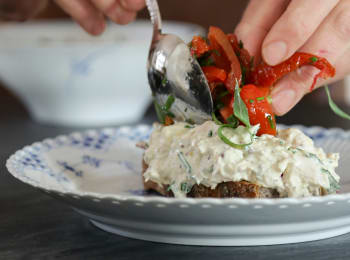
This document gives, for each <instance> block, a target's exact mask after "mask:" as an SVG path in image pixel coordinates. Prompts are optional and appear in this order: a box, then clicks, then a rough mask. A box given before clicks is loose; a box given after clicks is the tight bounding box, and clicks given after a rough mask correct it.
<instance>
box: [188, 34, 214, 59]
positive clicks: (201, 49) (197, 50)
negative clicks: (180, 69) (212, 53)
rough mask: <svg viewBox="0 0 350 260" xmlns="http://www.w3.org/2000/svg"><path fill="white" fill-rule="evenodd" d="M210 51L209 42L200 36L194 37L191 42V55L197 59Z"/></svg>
mask: <svg viewBox="0 0 350 260" xmlns="http://www.w3.org/2000/svg"><path fill="white" fill-rule="evenodd" d="M209 50H210V47H209V45H208V44H207V42H206V41H205V40H204V39H203V38H202V37H200V36H194V37H193V39H192V42H191V54H192V55H193V56H196V57H197V58H198V57H200V56H202V55H203V54H204V53H206V52H208V51H209Z"/></svg>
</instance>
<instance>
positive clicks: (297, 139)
mask: <svg viewBox="0 0 350 260" xmlns="http://www.w3.org/2000/svg"><path fill="white" fill-rule="evenodd" d="M218 128H219V126H218V125H217V124H216V123H215V122H213V121H207V122H205V123H203V124H201V125H189V124H187V123H184V122H176V123H175V124H173V125H170V126H163V125H161V124H158V123H155V124H154V130H153V133H152V135H151V137H150V140H149V143H148V146H147V149H146V151H145V154H144V161H145V163H146V164H147V165H148V168H147V170H146V172H145V173H144V178H145V180H146V181H148V180H151V181H153V182H156V183H158V184H159V185H169V189H171V190H172V192H173V193H174V196H175V197H178V198H182V197H186V194H187V193H188V192H189V191H190V190H191V188H192V186H193V185H194V184H202V185H204V186H207V187H210V188H212V189H215V187H216V186H217V185H218V184H219V183H222V182H229V181H243V180H244V181H248V182H251V183H254V184H257V185H260V186H262V187H266V188H272V189H276V190H277V191H278V193H279V194H280V197H307V196H317V195H322V194H324V193H328V194H331V193H335V192H336V190H337V189H339V176H338V175H337V174H336V173H335V168H336V167H337V166H338V159H339V155H338V154H337V153H332V154H326V153H325V152H324V151H323V150H322V149H321V148H316V147H315V146H314V144H313V141H312V140H311V139H310V138H309V137H307V136H306V135H304V134H303V133H302V132H301V131H300V130H298V129H294V128H290V129H285V130H284V129H283V130H279V131H278V134H277V136H272V135H262V136H259V137H258V136H255V133H256V132H257V130H258V129H259V125H256V126H253V127H251V128H247V127H243V126H238V127H237V128H235V129H233V128H225V129H223V132H224V134H225V136H226V137H227V138H228V139H229V140H230V141H231V142H232V143H235V144H242V146H241V147H237V148H235V147H232V146H230V145H228V144H226V143H225V142H223V141H222V139H220V137H219V136H218Z"/></svg>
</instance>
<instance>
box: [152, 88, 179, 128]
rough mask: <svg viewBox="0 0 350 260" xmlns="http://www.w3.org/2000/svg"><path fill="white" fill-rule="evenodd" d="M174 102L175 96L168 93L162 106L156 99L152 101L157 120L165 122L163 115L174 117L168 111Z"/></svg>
mask: <svg viewBox="0 0 350 260" xmlns="http://www.w3.org/2000/svg"><path fill="white" fill-rule="evenodd" d="M174 102H175V97H174V96H173V95H169V97H168V99H167V101H166V102H165V104H164V106H161V105H159V104H158V103H157V102H156V101H154V107H155V110H156V113H157V117H158V120H159V122H161V123H162V124H164V123H165V117H166V116H169V117H172V118H174V117H175V115H174V114H173V113H172V112H170V108H171V106H172V105H173V103H174Z"/></svg>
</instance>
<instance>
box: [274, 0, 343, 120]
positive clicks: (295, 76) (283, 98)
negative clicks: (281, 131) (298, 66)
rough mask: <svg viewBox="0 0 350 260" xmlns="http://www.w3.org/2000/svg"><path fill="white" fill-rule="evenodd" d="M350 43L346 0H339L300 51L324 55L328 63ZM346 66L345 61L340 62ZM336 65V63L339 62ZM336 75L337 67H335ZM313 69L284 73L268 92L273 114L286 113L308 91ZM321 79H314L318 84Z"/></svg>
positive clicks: (339, 55)
mask: <svg viewBox="0 0 350 260" xmlns="http://www.w3.org/2000/svg"><path fill="white" fill-rule="evenodd" d="M349 43H350V1H340V2H339V4H338V5H337V7H335V8H334V9H333V10H332V12H331V13H330V15H329V16H328V17H327V18H326V19H325V20H324V21H323V22H322V24H321V26H320V27H319V28H318V29H317V31H316V32H315V33H314V34H313V35H312V37H311V38H310V39H309V40H308V41H307V42H306V44H305V45H304V46H303V47H302V48H301V51H304V52H309V53H314V54H316V55H318V56H322V57H325V58H326V59H328V60H329V62H330V63H331V64H335V62H337V63H338V64H341V63H339V61H338V60H341V59H342V58H344V57H343V56H344V55H345V53H347V52H348V49H349V47H350V46H349ZM341 65H343V66H347V67H348V66H349V62H347V63H343V64H341ZM339 66H340V65H339ZM336 69H337V70H338V71H337V74H338V73H339V71H340V72H341V69H340V70H339V69H338V68H336ZM315 73H317V70H316V69H314V68H309V67H305V68H303V69H302V70H300V71H299V72H294V73H291V74H289V75H287V76H286V77H285V78H284V79H283V80H281V81H280V82H278V83H277V85H276V86H275V88H274V90H273V91H272V99H273V104H272V105H273V108H274V110H275V112H276V114H277V115H283V114H285V113H286V112H288V111H289V110H290V109H291V108H292V107H293V106H294V105H295V104H296V103H297V102H299V100H300V99H301V98H302V97H303V96H304V95H305V94H306V93H308V92H309V91H310V86H311V84H312V80H313V76H314V75H315ZM322 83H324V81H320V82H318V86H320V85H322Z"/></svg>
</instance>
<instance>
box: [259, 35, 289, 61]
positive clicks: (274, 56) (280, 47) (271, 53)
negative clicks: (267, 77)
mask: <svg viewBox="0 0 350 260" xmlns="http://www.w3.org/2000/svg"><path fill="white" fill-rule="evenodd" d="M262 54H263V56H264V60H265V62H267V63H268V64H269V65H271V66H274V65H277V64H279V63H281V62H282V61H283V59H284V57H286V55H287V44H286V43H285V42H284V41H277V42H272V43H269V44H267V45H266V46H265V47H264V48H263V50H262Z"/></svg>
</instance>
